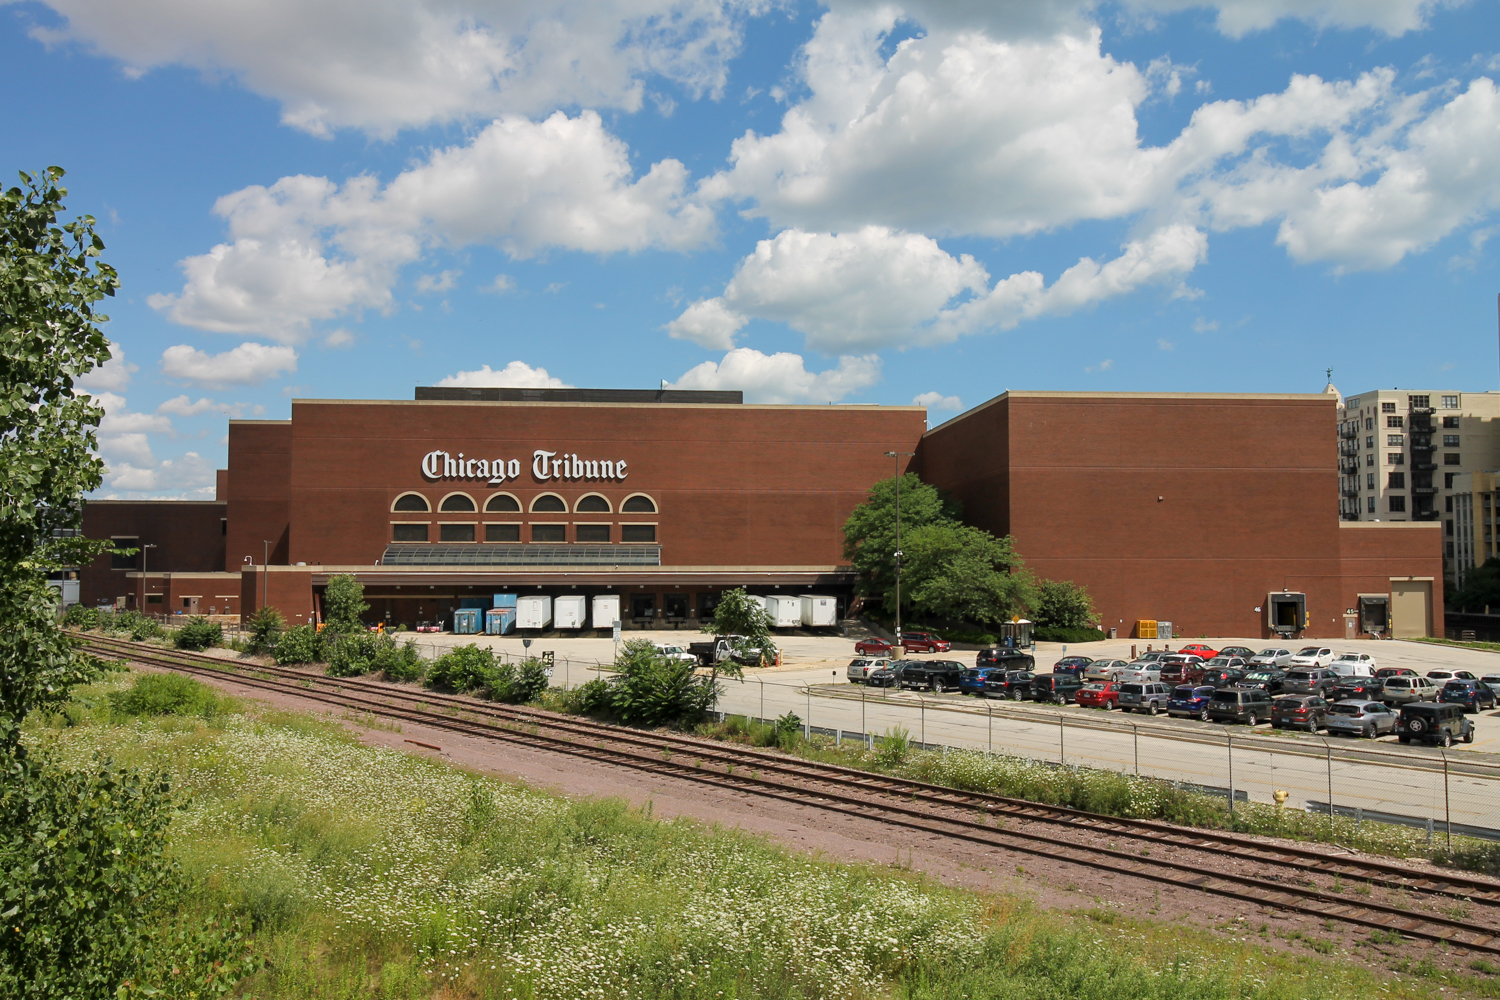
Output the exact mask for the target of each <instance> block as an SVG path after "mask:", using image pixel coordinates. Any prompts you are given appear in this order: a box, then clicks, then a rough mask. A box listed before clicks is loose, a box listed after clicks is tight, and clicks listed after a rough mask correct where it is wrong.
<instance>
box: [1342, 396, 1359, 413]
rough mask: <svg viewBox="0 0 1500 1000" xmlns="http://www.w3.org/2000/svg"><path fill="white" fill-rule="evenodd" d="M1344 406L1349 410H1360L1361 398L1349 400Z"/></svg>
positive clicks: (1356, 397)
mask: <svg viewBox="0 0 1500 1000" xmlns="http://www.w3.org/2000/svg"><path fill="white" fill-rule="evenodd" d="M1344 405H1345V406H1346V407H1347V408H1349V409H1351V410H1357V409H1359V397H1358V396H1355V397H1354V398H1353V399H1351V400H1349V401H1348V402H1347V403H1345V404H1344Z"/></svg>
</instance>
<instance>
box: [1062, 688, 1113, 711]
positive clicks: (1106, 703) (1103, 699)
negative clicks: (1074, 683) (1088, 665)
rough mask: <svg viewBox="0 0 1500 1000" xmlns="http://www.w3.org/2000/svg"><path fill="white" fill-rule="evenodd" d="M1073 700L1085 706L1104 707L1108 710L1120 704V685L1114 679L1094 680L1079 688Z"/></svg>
mask: <svg viewBox="0 0 1500 1000" xmlns="http://www.w3.org/2000/svg"><path fill="white" fill-rule="evenodd" d="M1073 701H1074V702H1075V703H1076V704H1079V705H1082V706H1083V707H1084V708H1102V709H1104V710H1105V711H1106V712H1108V711H1109V710H1110V709H1112V708H1114V707H1116V706H1117V705H1119V704H1120V685H1118V684H1116V683H1115V682H1114V681H1092V682H1090V683H1088V684H1085V685H1084V686H1083V687H1081V688H1079V689H1078V692H1077V693H1076V694H1074V695H1073Z"/></svg>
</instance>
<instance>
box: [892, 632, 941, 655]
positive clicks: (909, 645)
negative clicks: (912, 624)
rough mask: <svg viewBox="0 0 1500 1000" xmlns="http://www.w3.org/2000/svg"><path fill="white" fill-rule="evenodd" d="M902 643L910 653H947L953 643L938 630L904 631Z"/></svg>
mask: <svg viewBox="0 0 1500 1000" xmlns="http://www.w3.org/2000/svg"><path fill="white" fill-rule="evenodd" d="M901 644H902V645H903V646H905V647H906V651H907V652H908V653H947V652H949V651H951V650H952V649H953V643H951V642H949V641H948V640H947V639H944V638H943V637H942V636H940V635H938V634H937V633H936V632H902V633H901Z"/></svg>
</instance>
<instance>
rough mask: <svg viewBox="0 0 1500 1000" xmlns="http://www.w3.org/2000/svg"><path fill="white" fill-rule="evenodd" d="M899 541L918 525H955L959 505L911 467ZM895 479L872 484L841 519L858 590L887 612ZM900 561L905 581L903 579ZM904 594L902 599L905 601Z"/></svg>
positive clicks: (892, 575) (892, 578)
mask: <svg viewBox="0 0 1500 1000" xmlns="http://www.w3.org/2000/svg"><path fill="white" fill-rule="evenodd" d="M900 485H901V544H902V546H903V547H904V546H906V545H907V542H908V539H909V538H910V537H911V533H912V532H913V531H915V530H916V529H917V528H922V527H926V526H928V525H935V524H957V523H958V517H959V514H960V513H961V509H960V507H959V505H958V504H957V503H956V502H954V501H953V500H951V499H949V497H948V496H947V495H946V494H944V493H943V492H942V491H941V490H939V489H938V488H937V487H935V486H929V485H928V484H926V483H924V482H922V480H921V479H919V478H917V474H916V473H914V472H908V473H906V474H905V475H903V476H902V477H901V484H900ZM895 552H896V478H895V477H894V476H893V477H891V478H890V479H882V480H881V481H880V482H878V483H876V484H875V485H874V486H872V487H870V492H869V495H868V496H867V497H866V499H865V502H864V503H862V504H860V505H859V506H858V507H855V508H854V511H853V512H852V513H851V514H850V515H849V520H847V521H845V522H844V558H845V559H848V560H849V562H850V563H851V564H852V565H853V567H854V569H855V570H856V571H857V572H858V573H859V593H861V594H863V595H864V596H866V597H878V598H880V600H881V601H882V602H883V603H884V604H885V607H886V609H887V610H888V611H891V612H894V611H895V609H896V596H895V595H896V563H895V558H894V556H895ZM904 570H905V566H904V565H903V574H902V575H903V581H902V582H903V583H905V582H906V581H905V579H904V577H905V572H904ZM907 600H908V599H907V596H906V595H905V594H904V593H903V595H902V603H903V604H905V603H907Z"/></svg>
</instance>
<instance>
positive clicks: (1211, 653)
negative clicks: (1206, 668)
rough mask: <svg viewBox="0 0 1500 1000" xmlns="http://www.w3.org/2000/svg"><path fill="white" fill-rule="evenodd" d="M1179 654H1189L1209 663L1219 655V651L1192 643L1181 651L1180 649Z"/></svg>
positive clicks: (1201, 644) (1199, 643) (1198, 643)
mask: <svg viewBox="0 0 1500 1000" xmlns="http://www.w3.org/2000/svg"><path fill="white" fill-rule="evenodd" d="M1178 652H1179V653H1188V654H1189V655H1192V656H1196V657H1198V658H1199V659H1200V660H1202V661H1203V662H1205V663H1207V662H1208V661H1209V660H1212V659H1213V658H1214V657H1215V656H1218V655H1219V651H1218V650H1217V649H1214V648H1213V647H1212V646H1205V645H1204V644H1203V643H1201V642H1190V643H1188V644H1187V645H1186V646H1183V647H1182V648H1181V649H1179V650H1178Z"/></svg>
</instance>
